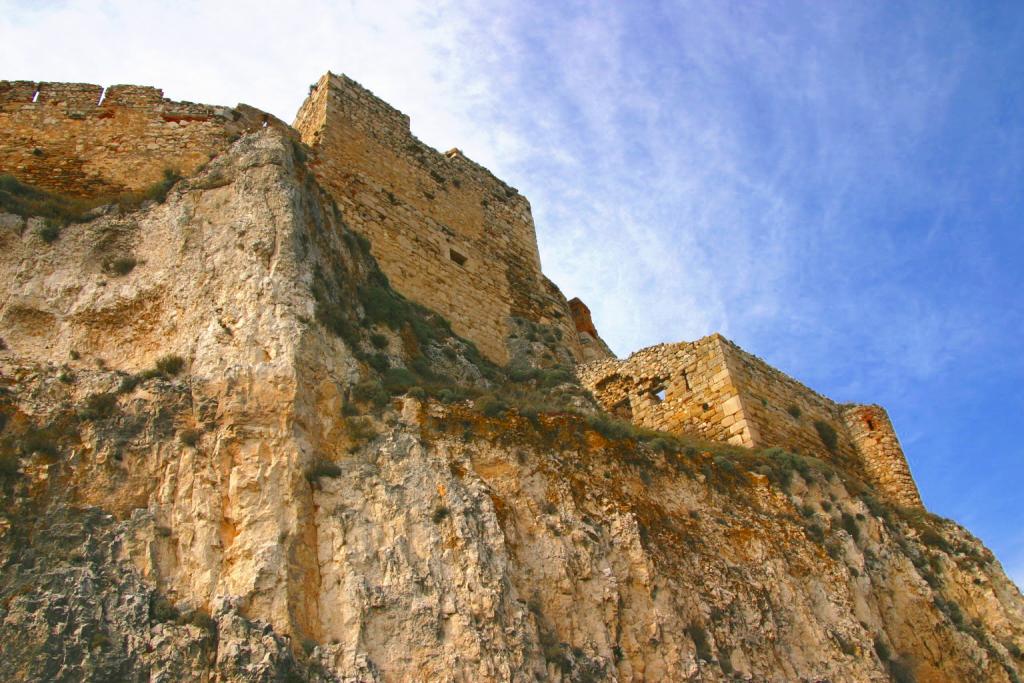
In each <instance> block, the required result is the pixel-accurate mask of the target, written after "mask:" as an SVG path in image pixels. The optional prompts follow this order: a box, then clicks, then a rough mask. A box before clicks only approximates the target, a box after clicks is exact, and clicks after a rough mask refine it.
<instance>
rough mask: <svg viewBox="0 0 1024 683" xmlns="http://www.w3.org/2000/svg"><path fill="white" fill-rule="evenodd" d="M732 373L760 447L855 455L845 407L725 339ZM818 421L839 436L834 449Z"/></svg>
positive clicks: (846, 456)
mask: <svg viewBox="0 0 1024 683" xmlns="http://www.w3.org/2000/svg"><path fill="white" fill-rule="evenodd" d="M723 349H724V353H725V355H726V363H727V365H728V367H729V375H730V377H731V378H732V381H733V382H734V383H735V385H736V387H737V389H738V390H739V393H740V396H741V397H742V401H743V408H744V414H745V415H746V417H747V418H748V419H749V420H750V421H751V422H752V423H753V424H754V425H756V430H757V433H758V437H759V438H757V439H755V445H756V446H778V447H780V448H785V449H786V450H788V451H792V452H794V453H804V454H808V455H815V456H818V457H822V458H825V459H831V458H836V457H838V458H841V459H845V460H854V459H856V458H857V451H856V448H855V447H854V445H853V442H852V440H851V439H850V437H849V435H847V434H846V425H845V423H844V422H843V418H842V415H841V413H840V411H839V406H837V405H836V403H835V402H834V401H832V400H831V399H829V398H827V397H825V396H822V395H821V394H819V393H817V392H816V391H814V390H813V389H811V388H809V387H807V386H805V385H803V384H801V383H800V382H798V381H796V380H795V379H793V378H792V377H789V376H788V375H786V374H785V373H782V372H780V371H778V370H776V369H775V368H773V367H772V366H770V365H768V364H767V363H765V362H764V361H763V360H761V359H760V358H758V357H756V356H753V355H751V354H749V353H747V352H746V351H744V350H743V349H741V348H739V347H738V346H736V345H735V344H733V343H732V342H730V341H728V340H724V339H723ZM816 424H823V425H827V427H825V428H826V429H831V430H832V431H833V432H834V433H835V435H836V446H835V448H834V449H832V450H830V449H829V448H827V447H826V445H825V443H824V442H823V441H822V437H821V434H820V433H819V429H818V428H817V427H816V426H815V425H816Z"/></svg>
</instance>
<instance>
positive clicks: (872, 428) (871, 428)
mask: <svg viewBox="0 0 1024 683" xmlns="http://www.w3.org/2000/svg"><path fill="white" fill-rule="evenodd" d="M868 429H870V430H871V431H874V429H875V423H874V421H873V420H872V419H871V418H870V417H869V418H868Z"/></svg>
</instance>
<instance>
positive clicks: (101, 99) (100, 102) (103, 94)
mask: <svg viewBox="0 0 1024 683" xmlns="http://www.w3.org/2000/svg"><path fill="white" fill-rule="evenodd" d="M106 98H107V89H106V88H104V89H103V90H101V91H100V101H99V102H97V103H96V106H97V107H98V106H100V105H101V104H103V100H105V99H106Z"/></svg>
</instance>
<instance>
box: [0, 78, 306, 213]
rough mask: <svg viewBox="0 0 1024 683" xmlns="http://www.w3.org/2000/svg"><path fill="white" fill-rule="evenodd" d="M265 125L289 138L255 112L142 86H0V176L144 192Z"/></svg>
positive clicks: (88, 193)
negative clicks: (173, 97) (182, 98)
mask: <svg viewBox="0 0 1024 683" xmlns="http://www.w3.org/2000/svg"><path fill="white" fill-rule="evenodd" d="M264 125H273V126H275V127H278V128H280V129H282V130H285V129H288V130H290V129H289V127H288V126H287V125H285V124H284V123H282V122H281V121H279V120H277V119H275V118H274V117H273V116H270V115H269V114H266V113H265V112H261V111H259V110H257V109H254V108H252V107H248V106H245V105H239V106H238V107H236V108H230V107H218V106H210V105H205V104H194V103H191V102H174V101H171V100H167V99H164V97H163V91H161V90H159V89H157V88H151V87H146V86H135V85H114V86H110V87H109V88H106V89H104V88H103V87H101V86H99V85H93V84H89V83H35V82H32V81H0V174H10V175H13V176H14V177H16V178H17V179H18V180H21V181H22V182H25V183H29V184H31V185H35V186H37V187H41V188H44V189H46V190H50V191H51V192H57V193H60V194H65V195H70V196H77V197H96V196H104V195H114V194H118V193H121V192H126V191H135V190H141V189H144V188H146V187H148V186H150V185H152V184H154V183H156V182H158V181H160V180H161V179H163V176H164V172H165V171H167V170H169V171H174V172H177V173H180V174H182V175H189V174H191V173H194V172H195V171H196V170H197V169H198V168H199V167H200V166H202V165H203V164H205V163H206V162H207V161H209V160H210V158H211V157H213V156H215V155H216V154H219V153H220V152H222V151H224V150H225V149H227V147H228V145H229V144H230V143H231V142H232V140H234V139H235V138H237V136H239V135H240V134H242V133H244V132H246V131H250V130H257V129H259V128H261V127H263V126H264Z"/></svg>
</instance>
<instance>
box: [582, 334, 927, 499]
mask: <svg viewBox="0 0 1024 683" xmlns="http://www.w3.org/2000/svg"><path fill="white" fill-rule="evenodd" d="M578 375H579V377H580V380H581V382H582V383H583V385H584V386H585V387H587V388H588V389H589V390H590V391H591V392H592V393H593V394H594V397H595V398H596V399H597V400H598V402H599V403H600V404H601V405H602V406H603V407H604V408H605V409H606V410H607V411H608V412H610V413H612V414H614V415H616V416H618V417H621V418H624V419H629V420H631V421H633V422H634V423H636V424H638V425H641V426H644V427H648V428H651V429H659V430H663V431H667V432H671V433H675V434H680V435H689V436H694V437H698V438H702V439H707V440H711V441H725V442H728V443H731V444H735V445H739V446H746V447H758V448H765V447H779V448H783V449H785V450H788V451H792V452H795V453H801V454H805V455H812V456H815V457H818V458H821V459H823V460H826V461H830V462H835V463H837V464H841V465H843V466H845V467H847V468H849V469H853V470H856V471H860V472H861V474H862V476H863V478H864V479H865V481H867V482H869V483H870V484H871V485H873V486H874V488H875V489H876V490H877V491H878V492H879V493H880V494H881V495H883V496H884V497H885V498H887V499H888V500H890V501H892V502H894V503H896V504H899V505H905V506H912V507H921V505H922V503H921V497H920V495H919V493H918V490H917V486H916V484H915V483H914V479H913V476H912V475H911V473H910V468H909V465H908V464H907V460H906V457H905V456H904V454H903V450H902V448H901V447H900V444H899V440H898V438H897V437H896V432H895V430H894V429H893V426H892V423H891V422H890V420H889V417H888V415H887V414H886V412H885V410H884V409H882V408H881V407H880V406H871V405H857V404H847V405H842V406H840V405H838V404H836V403H835V402H834V401H832V400H831V399H829V398H828V397H826V396H822V395H821V394H819V393H817V392H816V391H814V390H812V389H810V388H808V387H807V386H805V385H803V384H801V383H800V382H798V381H796V380H795V379H793V378H792V377H789V376H788V375H786V374H785V373H783V372H781V371H779V370H777V369H775V368H773V367H771V366H770V365H768V364H767V363H765V362H764V361H763V360H761V359H760V358H758V357H756V356H753V355H751V354H749V353H747V352H746V351H743V350H742V349H741V348H739V347H738V346H736V345H735V344H733V343H732V342H731V341H729V340H728V339H725V338H724V337H722V336H721V335H718V334H714V335H711V336H709V337H705V338H703V339H700V340H698V341H696V342H681V343H677V344H659V345H657V346H652V347H649V348H646V349H642V350H640V351H637V352H636V353H634V354H633V355H631V356H630V357H629V358H627V359H626V360H618V359H606V360H601V361H597V362H592V363H588V364H586V365H582V366H580V367H579V368H578ZM829 432H831V433H832V434H834V438H835V443H834V445H831V446H830V445H828V444H827V443H826V441H825V439H826V438H827V436H825V437H823V433H824V434H826V435H827V434H828V433H829Z"/></svg>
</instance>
